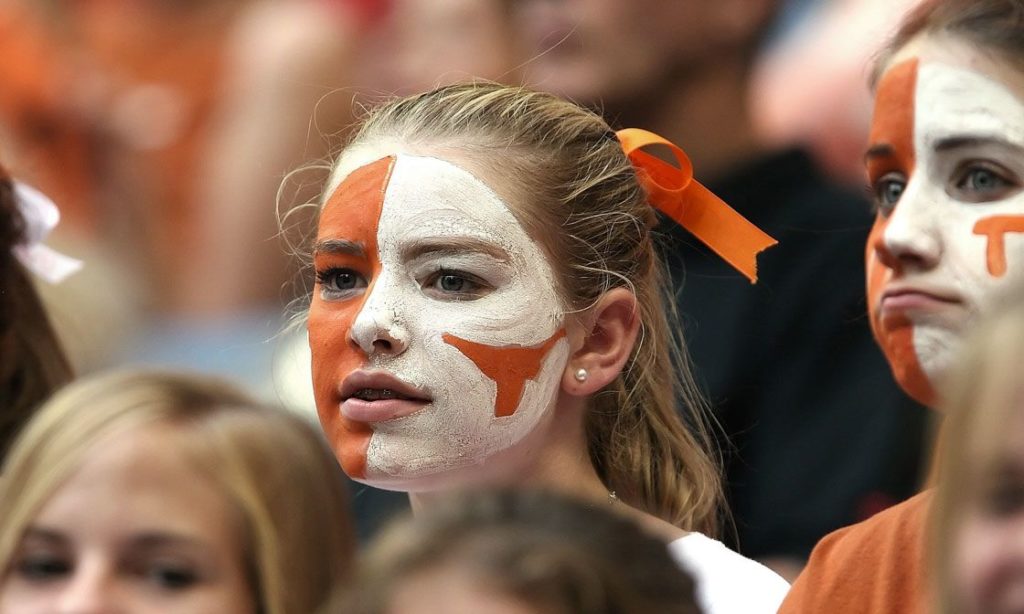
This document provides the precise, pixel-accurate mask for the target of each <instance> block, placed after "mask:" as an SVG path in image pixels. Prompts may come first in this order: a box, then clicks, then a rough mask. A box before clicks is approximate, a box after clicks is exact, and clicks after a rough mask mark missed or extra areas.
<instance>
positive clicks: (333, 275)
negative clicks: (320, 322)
mask: <svg viewBox="0 0 1024 614" xmlns="http://www.w3.org/2000/svg"><path fill="white" fill-rule="evenodd" d="M316 281H317V284H319V286H320V290H321V294H322V296H323V297H324V298H325V299H337V298H345V297H347V296H348V295H350V294H353V293H355V292H357V291H358V290H361V289H362V288H365V287H367V285H368V282H367V280H366V278H365V277H364V276H363V275H362V274H361V273H359V272H358V271H354V270H352V269H343V268H330V269H325V270H323V271H317V273H316Z"/></svg>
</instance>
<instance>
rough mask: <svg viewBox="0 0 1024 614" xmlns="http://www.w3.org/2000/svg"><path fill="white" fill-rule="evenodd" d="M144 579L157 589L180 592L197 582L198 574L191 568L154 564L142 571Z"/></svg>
mask: <svg viewBox="0 0 1024 614" xmlns="http://www.w3.org/2000/svg"><path fill="white" fill-rule="evenodd" d="M144 573H145V577H146V579H147V580H148V581H149V582H152V583H153V584H154V585H156V586H157V587H159V588H163V589H167V590H182V589H186V588H189V587H190V586H192V585H193V584H196V583H197V582H198V581H199V574H198V573H196V572H195V571H194V570H193V569H192V568H191V567H185V566H180V565H167V564H155V565H151V566H150V567H148V568H146V569H145V570H144Z"/></svg>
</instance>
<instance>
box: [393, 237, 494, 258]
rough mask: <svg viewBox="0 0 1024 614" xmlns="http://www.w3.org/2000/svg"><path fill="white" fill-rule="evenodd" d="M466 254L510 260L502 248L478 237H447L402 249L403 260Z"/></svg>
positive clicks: (415, 242) (420, 241)
mask: <svg viewBox="0 0 1024 614" xmlns="http://www.w3.org/2000/svg"><path fill="white" fill-rule="evenodd" d="M466 252H475V253H479V254H484V255H486V256H490V257H491V258H494V259H495V260H500V261H501V262H508V261H509V260H510V258H509V255H508V252H506V251H505V250H504V249H502V248H501V246H499V245H497V244H495V243H493V242H491V241H487V240H484V239H478V238H476V237H445V238H443V239H441V238H436V239H422V240H417V241H413V242H411V243H409V244H407V245H406V246H404V247H403V248H402V259H403V260H415V259H416V258H420V257H422V256H427V255H431V256H435V255H443V256H457V255H459V254H465V253H466Z"/></svg>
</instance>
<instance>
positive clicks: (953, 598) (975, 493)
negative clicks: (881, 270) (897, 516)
mask: <svg viewBox="0 0 1024 614" xmlns="http://www.w3.org/2000/svg"><path fill="white" fill-rule="evenodd" d="M965 343H966V345H965V347H964V351H963V353H962V354H961V358H960V362H959V365H958V368H957V369H956V371H955V372H954V373H952V374H951V377H950V379H949V380H948V382H947V384H948V385H947V387H946V388H945V391H944V392H945V394H944V395H943V398H944V409H945V414H946V418H945V422H944V424H943V425H942V434H941V437H940V440H939V447H938V452H939V454H938V480H939V487H938V490H937V494H936V498H935V504H934V505H933V507H932V519H931V521H932V526H931V545H932V548H931V552H930V557H931V566H932V570H933V572H934V573H933V574H932V577H933V580H934V581H933V589H934V590H933V593H934V595H935V597H936V598H937V599H938V606H939V607H938V611H940V612H956V611H959V609H958V605H957V604H958V603H959V601H958V600H959V596H958V595H957V594H956V592H955V590H954V589H953V583H952V581H951V580H952V574H951V569H952V563H953V560H954V559H955V557H956V553H955V552H954V539H955V535H956V532H957V528H958V527H959V526H960V523H961V522H962V520H963V517H964V514H965V512H966V511H967V509H968V507H969V506H970V505H971V503H972V502H974V501H976V500H977V498H978V497H979V496H981V493H980V492H979V490H980V489H981V488H984V486H985V480H983V479H980V478H981V476H984V475H986V474H988V473H989V472H991V471H993V470H994V469H995V467H996V466H997V463H998V461H999V459H1000V457H1001V455H1002V454H1003V452H1004V450H1005V446H1006V443H1007V439H1008V436H1007V428H1010V427H1009V425H1011V424H1014V422H1013V421H1014V420H1015V419H1016V418H1017V417H1018V416H1019V414H1021V413H1022V412H1024V380H1022V377H1021V376H1022V375H1024V295H1020V296H1019V297H1018V299H1017V300H1016V301H1014V302H1012V303H1008V304H1007V305H1005V306H1003V308H1002V309H1001V310H999V311H997V312H994V313H993V314H992V316H991V317H990V318H988V319H986V320H985V321H984V322H982V324H981V326H979V328H978V329H977V330H976V331H974V333H973V334H972V335H971V336H970V337H969V338H968V339H967V341H966V342H965Z"/></svg>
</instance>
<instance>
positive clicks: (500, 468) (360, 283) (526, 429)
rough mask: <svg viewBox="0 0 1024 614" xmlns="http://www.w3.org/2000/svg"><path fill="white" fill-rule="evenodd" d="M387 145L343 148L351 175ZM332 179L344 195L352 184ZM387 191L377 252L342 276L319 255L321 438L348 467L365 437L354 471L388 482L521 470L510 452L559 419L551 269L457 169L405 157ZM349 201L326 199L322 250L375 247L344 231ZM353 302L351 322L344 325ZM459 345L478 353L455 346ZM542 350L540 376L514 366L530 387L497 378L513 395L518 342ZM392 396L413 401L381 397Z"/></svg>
mask: <svg viewBox="0 0 1024 614" xmlns="http://www.w3.org/2000/svg"><path fill="white" fill-rule="evenodd" d="M391 151H393V150H391ZM391 151H387V150H385V151H381V150H380V149H374V150H367V149H362V150H358V151H356V152H350V154H348V155H347V156H346V159H345V160H344V161H343V166H342V168H343V169H346V170H347V169H361V168H369V165H370V163H373V162H374V161H375V160H379V159H380V158H381V157H383V156H386V155H388V154H389V153H391ZM356 172H359V171H356ZM353 176H354V173H353ZM338 183H340V184H341V185H340V189H339V190H338V193H337V195H340V194H342V193H343V192H344V191H345V190H346V189H347V187H346V183H347V182H346V181H339V182H338ZM382 186H385V187H386V189H385V192H384V197H383V203H382V205H381V208H380V217H379V221H378V223H377V225H376V245H377V253H376V254H366V258H365V260H366V262H367V265H366V267H365V269H364V270H360V266H359V265H356V266H353V267H351V270H354V272H355V273H356V275H355V276H345V275H340V274H339V273H338V272H337V271H338V269H337V268H334V269H333V272H332V270H331V266H334V265H330V258H329V256H325V257H324V262H323V263H321V262H320V259H319V257H318V262H317V269H318V274H319V275H320V276H321V279H320V282H319V283H318V286H317V290H316V292H315V296H314V304H313V306H312V308H311V312H310V337H311V347H312V349H313V362H314V383H315V388H316V389H317V390H316V394H317V405H318V410H319V412H320V415H321V420H322V422H324V426H325V429H326V430H327V432H328V436H329V437H330V438H331V439H332V440H334V441H333V442H332V443H333V444H334V446H335V450H336V452H337V453H338V454H339V457H341V458H342V464H343V466H345V465H346V457H348V458H352V456H353V450H352V449H351V448H352V446H358V445H360V444H359V443H358V439H356V440H352V438H350V437H347V436H346V433H348V432H351V431H353V430H356V431H358V430H359V429H361V428H366V429H367V433H370V431H372V434H369V440H368V443H365V442H364V443H363V444H362V445H363V446H364V447H365V452H364V454H365V467H364V469H363V470H362V471H360V470H359V468H358V467H354V465H358V462H357V463H354V464H353V463H351V462H350V463H349V465H353V466H346V470H347V471H349V473H350V474H352V473H355V474H356V475H354V476H353V477H355V478H356V479H359V480H360V481H363V482H366V483H368V484H372V485H374V486H378V487H383V488H390V489H397V490H416V491H422V490H430V489H435V488H442V487H445V488H446V487H450V486H452V485H455V484H459V483H465V482H468V481H480V480H482V479H488V476H491V475H500V474H502V472H506V473H508V472H511V471H514V470H515V468H514V467H513V466H505V461H506V460H508V459H509V458H510V457H514V455H515V454H516V453H518V454H522V453H523V451H522V450H517V448H518V447H520V446H522V445H524V439H526V437H527V435H528V434H530V433H531V432H534V431H535V430H538V429H539V428H541V427H542V425H543V424H545V421H546V419H547V418H549V417H550V415H551V409H552V408H553V406H554V403H555V400H556V396H557V393H558V390H559V387H560V381H561V377H562V373H563V370H564V368H565V365H566V362H567V360H568V355H569V347H568V342H567V341H566V340H565V338H564V337H561V335H562V333H563V328H562V327H563V320H564V317H563V315H562V314H563V309H562V304H561V300H560V299H559V297H558V294H557V293H556V286H555V277H554V271H553V270H552V268H551V265H550V264H549V262H548V259H547V257H546V255H545V254H544V252H543V251H542V249H541V248H540V246H539V245H538V244H537V243H536V242H535V241H533V240H532V239H531V238H530V237H529V236H528V235H527V234H526V231H525V230H524V229H523V227H522V226H521V225H520V224H519V222H518V221H517V220H516V218H515V216H514V215H513V214H512V212H511V211H510V209H509V207H508V206H507V205H506V204H505V203H504V202H502V200H501V199H500V198H499V197H498V196H497V195H496V194H495V193H494V192H493V191H492V190H491V189H490V188H489V187H488V186H487V185H485V184H484V183H483V182H481V181H480V180H478V179H477V178H476V177H474V176H473V175H471V174H470V173H469V172H467V171H465V170H463V169H462V168H460V167H458V166H456V165H454V164H452V163H450V162H447V161H445V160H440V159H437V158H431V157H421V156H414V155H408V154H398V155H396V156H395V157H394V163H393V166H392V167H391V170H390V176H389V178H385V179H384V182H383V184H382ZM353 206H359V203H347V204H346V203H345V202H341V201H338V202H334V197H332V200H331V201H329V202H328V204H327V205H326V206H325V208H324V212H323V215H322V217H321V225H320V234H319V236H318V244H320V245H326V244H325V243H324V242H325V241H351V242H355V243H361V244H364V245H365V244H367V243H369V242H368V241H365V240H362V238H361V237H360V236H358V235H359V233H358V232H356V231H349V230H348V226H347V225H346V220H347V219H349V217H350V214H351V213H354V212H355V211H356V210H355V209H353V210H352V212H349V211H346V207H353ZM374 261H376V262H374ZM325 268H326V269H327V270H326V271H325V270H324V269H325ZM325 273H326V275H325ZM346 310H348V311H350V312H351V313H353V314H354V319H353V320H350V322H351V324H350V325H348V324H344V323H343V324H341V325H335V324H336V323H337V322H343V320H344V317H343V315H342V312H344V311H346ZM335 314H337V315H335ZM455 338H457V339H458V340H462V341H458V340H456V339H455ZM466 342H468V344H469V345H472V346H473V347H475V348H476V350H478V351H479V352H482V354H483V355H484V356H483V357H481V354H480V353H476V354H474V353H473V351H472V349H466V348H463V349H459V348H458V347H456V345H459V343H466ZM536 346H543V347H542V348H541V349H539V350H537V352H538V353H539V354H537V355H535V356H534V358H535V360H534V361H533V362H534V366H535V367H536V369H535V372H530V369H529V365H526V371H527V373H526V374H525V375H523V374H522V373H521V372H520V373H519V375H522V377H518V381H519V382H520V383H522V384H523V385H522V388H521V394H520V393H519V389H518V388H516V387H515V386H514V385H513V386H512V388H515V390H511V391H510V390H505V393H502V392H501V390H500V389H501V388H502V387H503V386H501V385H499V384H498V381H502V382H504V385H505V386H504V387H505V388H507V387H508V386H507V384H509V382H510V381H511V380H516V379H517V377H516V373H512V374H511V375H510V371H516V368H518V367H523V363H524V361H523V359H522V355H521V354H517V352H521V350H518V349H516V348H533V347H536ZM470 355H472V356H474V358H475V359H471V358H470ZM526 362H527V363H528V362H530V361H529V360H527V361H526ZM520 371H521V370H520ZM360 378H362V379H360ZM389 378H393V379H389ZM353 381H354V382H356V383H355V384H352V382H353ZM514 383H515V382H514V381H513V382H512V384H514ZM367 389H370V390H376V392H373V393H371V395H369V396H368V395H367V394H366V391H367ZM383 389H388V390H397V391H398V392H399V393H401V394H402V396H405V397H413V398H414V400H406V399H392V398H383V399H379V400H373V399H374V395H375V396H376V397H379V396H381V393H380V390H383ZM359 391H363V392H362V393H360V392H359ZM360 396H361V397H363V398H362V399H360V398H358V397H360ZM383 396H385V397H389V396H391V395H390V393H383ZM503 398H504V399H505V401H506V403H505V407H504V411H502V407H501V406H502V399H503ZM509 399H511V402H508V401H509ZM496 403H497V406H496ZM496 412H497V413H499V414H500V413H505V414H508V415H496ZM339 425H340V427H339ZM355 456H356V457H358V456H359V455H358V454H355ZM360 473H362V475H360Z"/></svg>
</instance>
